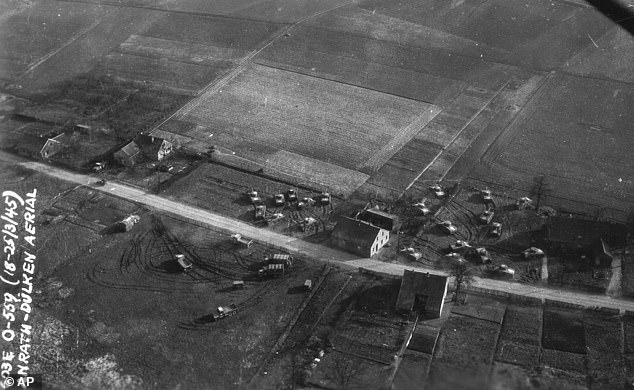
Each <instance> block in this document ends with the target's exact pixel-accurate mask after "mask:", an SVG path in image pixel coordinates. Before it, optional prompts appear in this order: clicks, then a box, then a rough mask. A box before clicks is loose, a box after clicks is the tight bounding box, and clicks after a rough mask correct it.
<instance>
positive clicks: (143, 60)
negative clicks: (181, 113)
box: [103, 52, 232, 92]
mask: <svg viewBox="0 0 634 390" xmlns="http://www.w3.org/2000/svg"><path fill="white" fill-rule="evenodd" d="M231 66H232V63H231V62H229V61H218V62H216V63H214V64H213V65H212V66H209V65H205V66H203V65H197V64H193V63H187V62H180V61H171V60H167V59H159V58H151V57H145V56H139V55H130V54H123V53H116V52H115V53H111V54H108V55H107V56H106V57H105V59H104V64H103V67H104V69H103V70H104V72H105V73H106V74H108V75H109V76H111V77H116V78H120V79H124V80H131V81H140V82H150V83H152V84H156V85H158V86H164V87H169V88H173V89H175V90H184V91H192V92H195V91H197V90H199V89H201V88H203V87H204V86H205V85H207V84H209V83H210V82H211V81H212V80H214V79H216V78H218V77H219V76H221V75H222V74H223V73H225V72H226V71H227V70H228V69H229V68H230V67H231Z"/></svg>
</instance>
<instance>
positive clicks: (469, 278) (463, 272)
mask: <svg viewBox="0 0 634 390" xmlns="http://www.w3.org/2000/svg"><path fill="white" fill-rule="evenodd" d="M449 275H450V276H453V277H454V286H455V292H454V296H453V301H454V302H459V303H464V297H462V301H460V300H459V297H460V293H461V292H462V291H463V290H464V289H465V288H466V287H468V286H469V285H470V284H471V283H472V282H473V269H472V268H471V267H470V266H469V264H468V263H467V262H466V261H460V262H457V263H455V264H454V265H453V266H452V267H451V270H450V271H449Z"/></svg>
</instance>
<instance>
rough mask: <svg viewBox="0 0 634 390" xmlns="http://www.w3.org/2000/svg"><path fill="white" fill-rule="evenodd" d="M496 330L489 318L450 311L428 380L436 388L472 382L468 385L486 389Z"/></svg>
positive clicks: (457, 386) (498, 326)
mask: <svg viewBox="0 0 634 390" xmlns="http://www.w3.org/2000/svg"><path fill="white" fill-rule="evenodd" d="M499 329H500V325H498V324H495V323H493V322H490V321H483V320H479V319H475V318H471V317H464V316H460V315H455V314H452V315H451V316H450V317H449V319H448V320H447V322H446V323H445V325H444V326H443V329H442V332H441V334H440V338H439V339H438V344H437V346H436V352H435V355H434V360H433V361H432V364H431V370H430V381H431V383H432V384H433V385H434V386H437V388H462V387H461V386H460V385H461V384H464V383H472V384H473V387H469V388H474V389H483V388H488V387H487V386H486V381H487V377H488V374H489V372H490V370H491V364H492V362H493V357H494V354H495V347H496V343H497V337H498V332H499ZM458 373H459V374H458ZM443 386H445V387H443ZM451 386H454V387H451Z"/></svg>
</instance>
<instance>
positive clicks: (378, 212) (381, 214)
mask: <svg viewBox="0 0 634 390" xmlns="http://www.w3.org/2000/svg"><path fill="white" fill-rule="evenodd" d="M361 214H371V215H374V216H377V217H381V218H387V219H391V220H396V219H398V217H397V216H396V215H394V214H390V213H386V212H385V211H381V210H378V209H367V210H363V212H362V213H361Z"/></svg>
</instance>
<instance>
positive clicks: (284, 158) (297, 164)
mask: <svg viewBox="0 0 634 390" xmlns="http://www.w3.org/2000/svg"><path fill="white" fill-rule="evenodd" d="M265 166H266V167H267V168H269V169H272V170H273V171H274V172H275V171H279V172H282V173H284V174H288V175H290V176H294V177H299V178H302V180H303V181H304V183H306V184H307V186H308V187H314V188H315V187H316V188H320V187H321V188H325V189H326V190H328V191H330V192H332V193H335V194H342V195H344V196H348V195H350V194H351V193H352V192H353V191H354V190H356V189H357V188H358V187H359V186H360V185H362V184H363V183H364V182H365V181H366V180H367V179H368V177H369V176H368V175H366V174H364V173H361V172H358V171H354V170H351V169H345V168H342V167H340V166H337V165H334V164H329V163H327V162H324V161H320V160H316V159H313V158H309V157H304V156H300V155H298V154H295V153H291V152H287V151H285V150H280V151H279V152H277V153H275V154H273V155H269V156H268V158H267V159H266V165H265ZM315 184H316V185H315Z"/></svg>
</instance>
